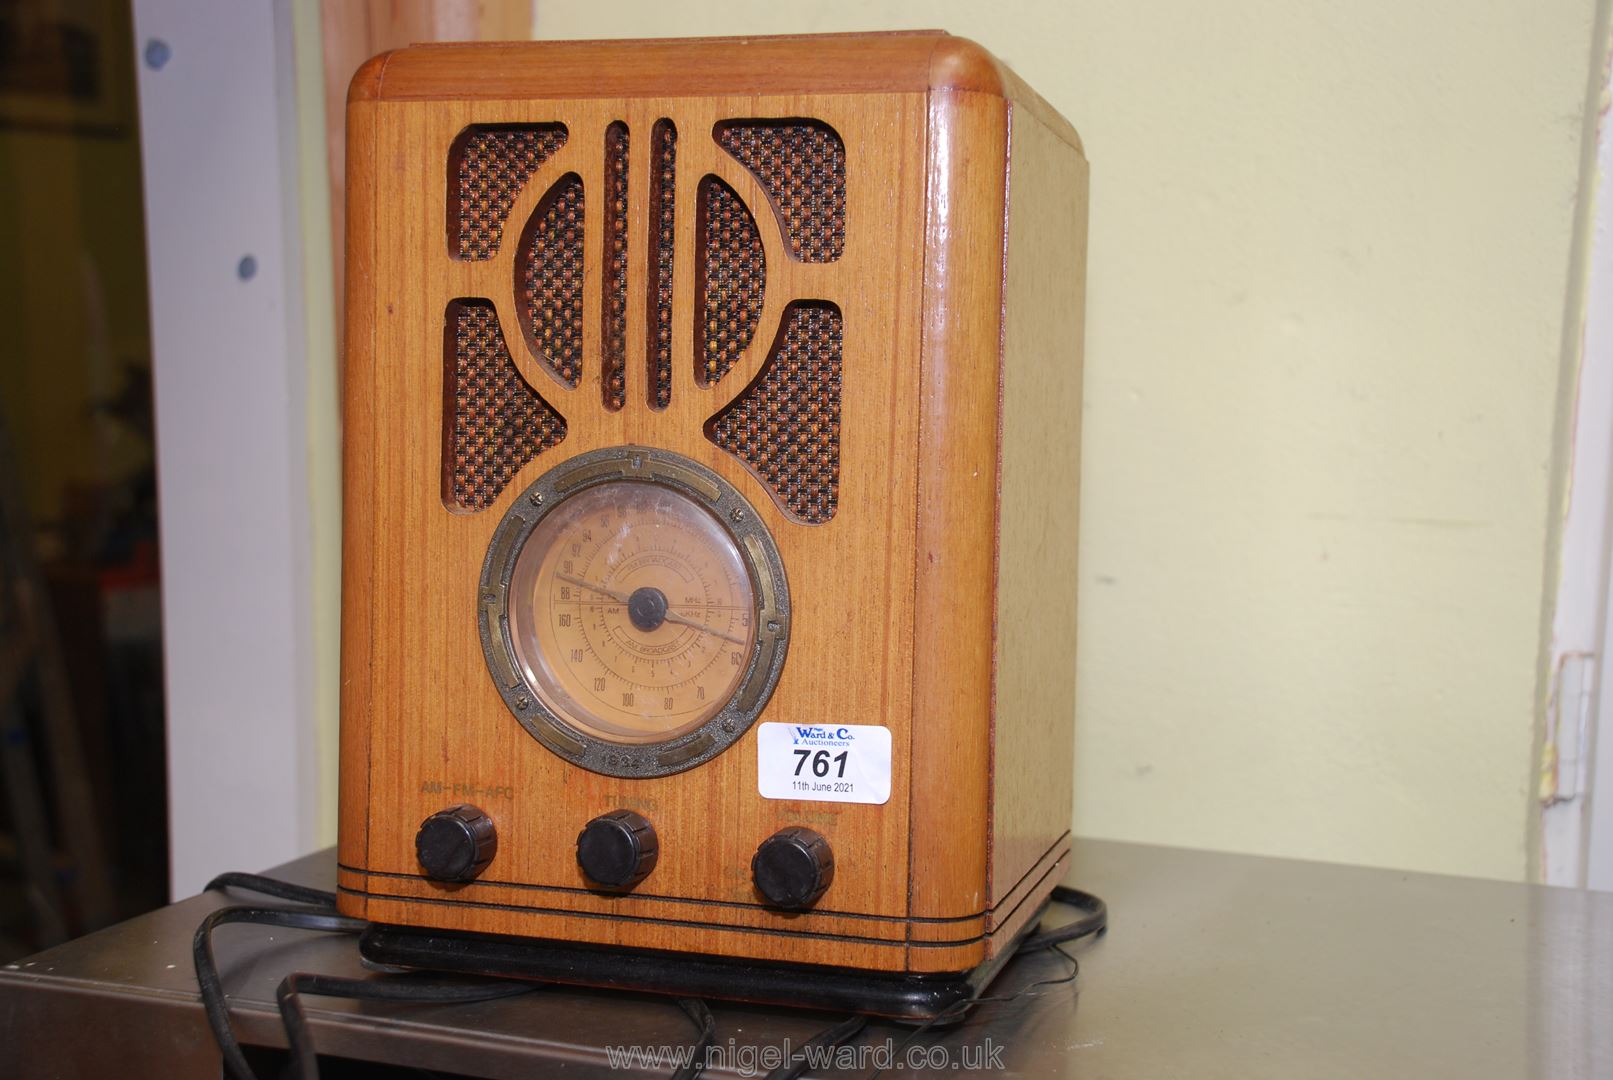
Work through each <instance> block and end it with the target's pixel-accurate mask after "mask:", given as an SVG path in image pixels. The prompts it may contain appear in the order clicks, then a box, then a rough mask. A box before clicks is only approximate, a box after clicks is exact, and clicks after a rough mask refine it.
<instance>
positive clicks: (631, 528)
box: [509, 481, 756, 743]
mask: <svg viewBox="0 0 1613 1080" xmlns="http://www.w3.org/2000/svg"><path fill="white" fill-rule="evenodd" d="M509 612H510V638H511V644H512V645H513V646H514V652H515V656H516V659H517V661H518V662H519V664H520V666H521V669H522V673H523V674H524V675H525V676H526V678H527V680H528V681H529V683H530V684H531V685H532V686H534V687H535V688H536V689H537V691H538V693H539V695H540V696H541V697H542V698H543V699H544V703H545V704H546V705H547V706H548V707H549V708H550V709H552V710H553V711H554V712H555V713H556V714H558V715H559V716H561V717H563V718H565V719H566V720H568V721H569V722H570V723H572V724H573V725H575V726H577V727H579V728H581V729H583V730H585V731H587V732H588V733H590V734H593V735H595V736H597V737H599V738H602V739H606V740H608V741H611V742H619V743H642V742H659V741H664V740H667V739H672V738H676V737H678V736H679V735H682V734H684V733H686V732H688V731H692V730H693V729H695V728H697V727H699V726H700V725H702V724H704V723H705V722H706V721H707V720H709V719H711V717H712V716H714V715H715V714H716V713H717V712H718V711H719V710H721V709H722V708H723V706H724V705H726V704H727V702H728V700H729V699H730V698H731V697H732V695H733V693H734V690H735V688H736V687H737V686H738V685H739V683H740V681H741V679H742V678H743V676H744V674H745V670H746V666H747V663H748V660H749V657H750V653H751V650H752V649H753V647H754V646H755V641H756V625H755V624H756V599H755V595H754V593H753V591H752V587H751V581H750V577H749V575H748V573H747V572H746V568H745V564H744V561H743V560H742V559H741V557H740V555H739V552H738V550H737V548H736V547H735V545H734V543H733V540H732V539H731V538H730V537H729V535H728V534H727V533H726V532H725V531H724V529H723V527H722V526H721V525H720V524H719V523H718V522H717V520H716V518H715V517H713V516H712V514H711V513H709V512H708V511H707V510H705V509H704V508H703V507H701V506H700V505H698V504H697V503H696V502H695V501H694V500H693V499H691V498H690V497H688V496H687V495H684V494H683V493H681V492H679V491H676V490H674V489H672V488H669V487H666V486H664V485H658V484H652V483H646V482H635V481H621V482H615V483H608V484H602V485H600V486H597V487H593V488H589V489H587V490H585V491H583V492H581V493H579V494H577V495H575V496H573V497H571V498H568V499H566V500H565V502H564V503H562V504H561V505H560V506H557V507H556V508H555V509H554V510H553V511H551V512H550V513H549V514H548V515H547V516H546V517H545V518H544V519H543V521H542V522H540V523H539V525H538V526H537V528H536V529H534V530H533V532H532V535H531V536H530V537H529V538H528V540H527V542H526V543H525V545H524V546H523V548H522V550H521V553H520V555H519V557H518V558H517V560H516V564H515V568H514V573H513V574H512V575H511V581H510V608H509Z"/></svg>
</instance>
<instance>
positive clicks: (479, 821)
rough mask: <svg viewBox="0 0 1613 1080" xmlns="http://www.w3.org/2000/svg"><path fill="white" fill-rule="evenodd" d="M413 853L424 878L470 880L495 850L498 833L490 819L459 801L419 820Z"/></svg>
mask: <svg viewBox="0 0 1613 1080" xmlns="http://www.w3.org/2000/svg"><path fill="white" fill-rule="evenodd" d="M414 853H415V857H416V858H417V859H419V860H420V866H421V868H422V869H423V870H425V872H426V876H427V877H431V878H435V879H436V880H438V881H472V880H474V879H475V877H476V875H477V874H480V873H481V872H482V871H483V870H486V869H487V864H488V863H490V862H492V861H493V856H494V855H495V854H497V853H498V832H497V831H496V830H495V829H494V828H493V819H492V818H490V817H488V816H487V815H486V814H484V813H482V811H481V810H480V809H478V808H477V807H474V806H471V805H470V804H468V803H461V804H460V805H458V806H450V807H449V808H448V809H446V810H439V811H437V812H436V813H435V814H432V815H431V816H430V817H428V818H427V819H426V820H425V821H423V822H421V824H420V831H419V832H417V833H415V837H414Z"/></svg>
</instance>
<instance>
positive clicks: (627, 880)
mask: <svg viewBox="0 0 1613 1080" xmlns="http://www.w3.org/2000/svg"><path fill="white" fill-rule="evenodd" d="M660 852H661V845H660V842H659V841H658V840H657V839H656V836H655V826H653V825H651V824H650V823H649V821H648V820H647V819H646V818H645V817H644V815H643V814H635V813H634V812H633V811H631V810H613V811H612V812H610V813H608V814H601V815H600V816H599V817H596V818H595V819H594V820H592V821H590V822H589V823H588V824H586V825H584V826H583V827H582V832H580V833H578V834H577V865H578V866H580V867H582V872H583V873H584V874H587V875H588V879H589V880H590V881H592V882H594V883H595V884H597V885H603V886H605V887H606V888H608V889H627V888H631V887H632V886H634V885H637V884H638V883H639V882H641V881H643V880H644V879H645V878H647V877H649V876H650V871H651V870H654V869H655V860H656V859H657V858H658V857H659V855H660Z"/></svg>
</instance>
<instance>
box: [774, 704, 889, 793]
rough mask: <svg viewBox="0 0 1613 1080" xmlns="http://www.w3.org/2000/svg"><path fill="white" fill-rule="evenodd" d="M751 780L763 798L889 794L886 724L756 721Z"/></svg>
mask: <svg viewBox="0 0 1613 1080" xmlns="http://www.w3.org/2000/svg"><path fill="white" fill-rule="evenodd" d="M756 785H757V790H758V791H760V793H761V795H762V797H763V798H766V799H805V800H808V801H810V802H846V803H873V804H876V805H877V804H881V803H884V802H886V801H888V800H889V799H890V797H891V733H890V728H885V727H879V726H877V725H874V724H839V725H835V724H761V725H758V727H757V739H756Z"/></svg>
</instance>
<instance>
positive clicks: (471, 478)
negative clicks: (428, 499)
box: [443, 300, 566, 510]
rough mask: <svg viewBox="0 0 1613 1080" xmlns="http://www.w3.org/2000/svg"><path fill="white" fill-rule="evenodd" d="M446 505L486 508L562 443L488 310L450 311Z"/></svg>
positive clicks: (562, 425)
mask: <svg viewBox="0 0 1613 1080" xmlns="http://www.w3.org/2000/svg"><path fill="white" fill-rule="evenodd" d="M444 336H445V338H446V341H445V345H446V349H445V350H444V351H445V353H446V354H447V355H446V361H447V364H446V366H447V369H448V370H447V378H445V379H444V380H443V386H444V388H445V390H446V391H447V393H446V394H445V398H446V400H445V401H444V402H443V436H444V438H443V442H444V444H445V445H444V447H443V466H444V467H443V501H444V502H445V503H446V504H448V505H449V506H450V507H456V508H458V509H461V510H485V509H486V508H487V507H488V506H491V505H492V504H493V502H494V500H496V499H497V498H498V496H499V493H500V492H502V491H503V490H504V487H505V485H506V484H508V483H509V482H510V477H512V476H514V475H515V474H516V472H518V471H519V470H520V469H521V467H522V466H524V465H525V464H526V463H527V462H529V461H531V460H532V459H533V458H535V457H537V456H538V455H539V454H541V453H543V451H545V450H547V449H549V448H550V447H551V446H554V445H556V444H557V443H559V442H560V441H561V440H562V439H564V438H565V437H566V421H565V419H564V418H563V417H562V416H561V415H560V414H559V413H557V412H555V411H554V409H552V408H551V407H550V406H549V403H548V402H546V401H544V400H543V398H541V397H539V396H538V393H537V391H535V390H533V389H532V387H531V386H530V385H528V383H527V381H526V380H525V379H523V378H522V377H521V373H520V372H519V371H517V370H516V367H515V361H514V360H512V359H511V358H510V351H509V349H508V348H506V347H505V344H504V334H503V332H502V331H501V330H500V328H499V324H498V315H497V313H496V312H495V311H494V310H493V305H492V304H489V303H488V302H487V301H485V300H456V301H454V302H453V303H451V304H449V305H448V318H447V326H446V333H445V335H444Z"/></svg>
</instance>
